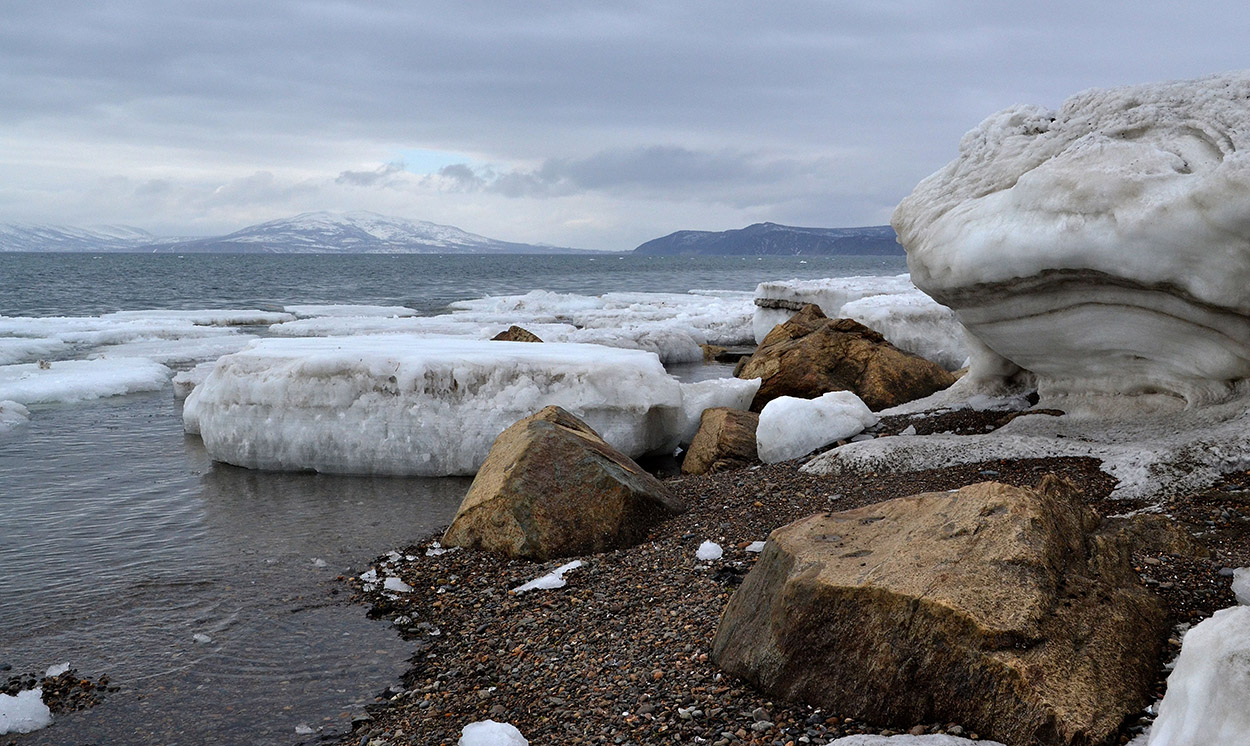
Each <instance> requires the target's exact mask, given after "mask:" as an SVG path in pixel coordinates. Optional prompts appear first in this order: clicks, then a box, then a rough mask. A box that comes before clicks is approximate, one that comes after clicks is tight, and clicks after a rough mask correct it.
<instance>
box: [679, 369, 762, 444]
mask: <svg viewBox="0 0 1250 746" xmlns="http://www.w3.org/2000/svg"><path fill="white" fill-rule="evenodd" d="M759 390H760V379H758V378H748V379H746V380H743V379H741V378H712V379H709V380H706V381H696V382H694V383H683V384H681V416H682V420H683V421H684V424H683V426H682V431H681V442H682V443H689V442H691V441H692V440H694V436H695V433H697V432H699V422H700V420H701V419H702V417H703V410H705V409H712V408H715V407H729V408H730V409H748V408H749V407H750V406H751V400H752V399H754V398H755V394H756V392H757V391H759Z"/></svg>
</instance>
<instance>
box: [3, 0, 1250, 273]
mask: <svg viewBox="0 0 1250 746" xmlns="http://www.w3.org/2000/svg"><path fill="white" fill-rule="evenodd" d="M1247 40H1250V9H1248V8H1247V6H1246V5H1245V4H1244V3H1242V2H1226V3H1200V2H1190V3H1178V2H1171V1H1169V2H1151V1H1150V0H1138V1H1136V2H1118V1H1114V0H1112V1H1108V0H1081V1H1080V2H1045V1H1044V0H1043V1H1038V2H1027V3H1018V2H1006V1H1004V0H992V1H987V2H944V1H942V0H934V1H932V2H925V1H922V0H900V1H898V2H891V1H890V0H863V2H836V1H833V0H812V1H811V2H785V1H784V0H770V2H732V1H730V0H713V1H710V2H682V1H681V0H663V1H662V2H627V1H622V0H617V1H615V2H593V1H588V0H570V1H569V2H542V1H530V2H516V1H512V0H494V2H472V1H471V0H455V1H453V2H447V3H438V2H414V1H410V0H401V1H397V2H387V1H386V0H367V1H363V0H362V1H361V2H281V1H279V0H264V1H263V2H258V1H257V0H241V1H238V2H236V1H234V0H212V2H194V1H191V0H180V2H168V1H167V0H159V1H158V0H151V1H142V0H138V1H135V2H109V1H107V0H96V1H93V2H86V3H84V2H81V1H80V0H74V1H73V2H69V1H61V0H39V2H6V3H4V7H3V12H2V13H0V222H36V223H41V222H51V223H58V224H73V225H91V224H100V223H123V224H130V225H135V226H138V227H141V228H145V229H147V230H150V231H153V232H155V233H160V234H165V235H205V234H214V233H224V232H229V231H233V230H236V229H238V228H241V227H243V226H245V225H248V224H251V223H255V222H260V221H264V220H270V219H274V218H279V217H286V216H289V215H293V214H295V213H299V212H305V211H311V210H336V211H346V210H372V211H375V212H379V213H383V214H388V215H397V216H401V217H408V218H416V219H422V220H431V221H434V222H438V223H446V224H451V225H456V226H458V227H461V228H464V229H465V230H469V231H472V232H475V233H480V234H483V235H487V236H491V237H494V238H501V239H506V240H514V241H527V242H546V243H553V244H559V245H565V246H576V247H583V248H598V249H614V250H624V249H631V248H633V247H634V246H636V245H637V244H638V243H641V242H642V241H645V240H647V239H650V238H654V237H656V236H660V235H664V234H667V233H671V232H672V231H675V230H680V229H685V228H695V229H705V230H724V229H727V228H739V227H742V226H745V225H747V224H749V223H753V222H758V221H763V220H770V221H773V222H778V223H787V224H791V225H811V226H828V227H835V226H855V225H877V224H882V223H885V222H888V220H889V216H890V213H891V211H892V210H893V207H894V205H895V204H896V203H897V202H898V201H899V200H900V199H902V198H903V197H904V196H905V195H906V194H907V193H908V192H910V191H911V189H912V187H913V186H915V184H916V182H917V181H919V180H920V179H922V178H923V177H924V176H926V175H928V174H929V173H931V172H933V171H934V170H936V169H937V168H939V167H940V166H942V165H943V164H944V163H946V162H947V161H949V160H950V159H951V158H953V157H954V155H955V152H956V148H957V145H958V141H959V138H960V136H961V135H962V134H963V133H964V132H965V131H967V130H968V129H970V128H972V127H973V126H975V125H976V124H977V123H978V122H979V121H980V120H981V119H983V118H985V117H986V116H988V115H989V114H991V113H993V112H995V111H997V110H999V109H1002V108H1004V107H1006V106H1009V105H1012V104H1016V103H1033V104H1041V105H1044V106H1049V107H1057V106H1058V105H1059V104H1060V103H1061V102H1062V101H1063V99H1064V98H1066V97H1067V96H1069V95H1071V94H1072V93H1075V92H1077V91H1080V90H1083V89H1086V88H1090V87H1104V86H1112V85H1121V84H1127V83H1139V82H1148V81H1152V80H1162V79H1175V78H1189V77H1197V76H1201V75H1206V74H1209V73H1215V72H1224V71H1227V70H1233V69H1239V68H1246V67H1250V41H1247Z"/></svg>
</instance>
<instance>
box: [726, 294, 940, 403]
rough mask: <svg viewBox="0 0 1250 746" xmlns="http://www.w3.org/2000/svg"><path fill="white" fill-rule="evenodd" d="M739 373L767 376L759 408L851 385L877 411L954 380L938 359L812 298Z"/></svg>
mask: <svg viewBox="0 0 1250 746" xmlns="http://www.w3.org/2000/svg"><path fill="white" fill-rule="evenodd" d="M734 375H736V376H738V377H739V378H760V379H763V381H762V383H761V384H760V390H759V393H757V394H756V395H755V400H754V401H752V402H751V410H752V411H755V412H758V411H760V410H761V409H763V408H764V405H765V404H767V403H768V402H770V401H772V400H773V399H776V398H777V397H779V396H793V397H797V398H799V399H815V398H816V397H818V396H820V395H822V394H827V393H829V392H830V391H852V392H854V393H855V394H856V395H858V396H859V398H861V399H863V400H864V403H865V404H867V405H868V408H869V409H871V410H872V411H874V412H876V411H879V410H882V409H886V408H888V407H893V406H897V405H899V404H903V403H904V402H909V401H911V400H913V399H919V398H921V397H924V396H928V395H929V394H932V393H933V392H935V391H940V390H941V389H944V388H946V387H947V386H950V385H951V384H952V383H954V382H955V378H954V376H952V375H951V374H950V373H949V372H947V371H946V370H944V369H943V368H942V366H940V365H938V364H937V363H934V362H931V361H929V360H925V359H924V358H922V357H918V356H916V355H913V354H911V353H910V352H903V351H902V350H900V349H898V348H897V347H895V346H894V345H892V344H890V343H889V342H887V341H886V340H885V337H882V336H881V335H880V334H878V333H877V332H875V331H873V330H872V329H869V328H868V327H866V326H864V325H863V324H861V323H859V322H858V321H853V320H851V319H830V318H828V317H826V316H825V314H824V313H823V312H821V310H820V307H819V306H817V305H815V304H812V303H809V304H807V305H806V306H803V309H802V310H801V311H799V312H798V313H797V314H795V315H794V316H793V317H792V318H791V319H790V320H789V321H787V322H785V323H784V324H778V325H777V326H775V327H773V330H772V331H771V332H769V333H768V336H766V337H764V341H763V342H761V343H760V346H759V349H758V350H756V352H755V354H754V355H752V356H751V358H750V359H749V360H747V362H746V363H745V364H743V365H742V366H741V367H740V368H738V369H736V370H735V371H734Z"/></svg>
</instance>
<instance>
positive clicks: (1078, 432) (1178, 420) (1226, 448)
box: [760, 376, 1250, 500]
mask: <svg viewBox="0 0 1250 746" xmlns="http://www.w3.org/2000/svg"><path fill="white" fill-rule="evenodd" d="M964 378H967V376H965V377H964ZM962 384H964V380H963V379H961V380H960V381H958V382H957V383H956V384H955V386H952V387H951V388H952V389H954V388H956V387H959V386H961V385H962ZM931 399H932V398H931ZM933 401H935V400H933ZM1005 401H1010V400H993V399H985V400H984V402H983V404H985V405H991V404H995V403H1001V402H1005ZM911 404H914V402H913V403H909V404H908V405H904V406H903V407H896V408H894V409H891V410H886V411H884V412H881V413H880V414H881V415H883V416H885V415H892V414H901V413H903V412H904V411H906V409H907V408H908V407H910V406H911ZM965 404H966V402H965ZM760 420H761V421H760V425H761V427H762V426H763V417H762V415H761V418H760ZM1058 456H1075V457H1092V458H1096V459H1099V460H1100V461H1101V462H1102V464H1101V467H1100V468H1101V469H1102V470H1103V471H1104V472H1106V473H1107V474H1109V475H1110V476H1112V477H1114V478H1115V479H1116V480H1117V481H1118V484H1117V485H1116V487H1115V490H1114V492H1113V493H1112V495H1113V497H1122V498H1141V499H1146V500H1158V499H1161V498H1163V497H1166V496H1168V495H1177V494H1187V493H1191V492H1196V491H1198V490H1201V489H1204V488H1206V487H1208V486H1210V485H1211V484H1214V483H1215V482H1216V481H1217V480H1218V479H1219V478H1220V475H1221V474H1224V473H1226V472H1229V471H1245V470H1247V469H1250V410H1247V407H1246V405H1245V403H1244V402H1237V401H1234V402H1228V403H1225V404H1221V405H1215V406H1210V407H1205V408H1201V409H1193V410H1185V411H1180V412H1174V413H1172V414H1170V415H1167V416H1136V417H1120V418H1114V417H1111V418H1088V417H1074V416H1066V417H1052V416H1047V415H1032V416H1028V417H1017V418H1015V419H1014V420H1012V421H1011V422H1009V423H1008V424H1006V425H1004V426H1003V427H1000V428H998V429H997V430H994V431H993V432H990V433H986V434H984V435H943V434H935V435H926V436H924V437H922V438H920V437H915V438H874V439H872V440H867V441H863V442H858V443H850V444H848V445H845V446H842V447H841V448H838V449H836V450H833V451H830V452H828V453H824V454H821V455H820V456H817V457H816V458H814V459H812V460H811V461H810V462H808V463H807V464H804V465H803V467H801V470H802V471H804V472H807V473H810V474H848V473H849V474H855V473H867V472H878V473H882V472H904V471H919V470H923V469H935V468H942V467H946V466H957V465H960V464H969V463H976V462H978V461H990V460H997V459H1016V458H1049V457H1058Z"/></svg>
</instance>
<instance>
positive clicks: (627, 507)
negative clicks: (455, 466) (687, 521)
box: [443, 406, 686, 560]
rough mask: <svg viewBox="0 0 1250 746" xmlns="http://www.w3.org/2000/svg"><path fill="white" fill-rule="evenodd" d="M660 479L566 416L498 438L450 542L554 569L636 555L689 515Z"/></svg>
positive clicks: (558, 412) (548, 417)
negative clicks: (607, 555)
mask: <svg viewBox="0 0 1250 746" xmlns="http://www.w3.org/2000/svg"><path fill="white" fill-rule="evenodd" d="M685 509H686V508H685V505H683V504H682V503H681V501H680V500H678V499H677V498H675V497H674V496H673V495H672V494H671V493H669V491H668V489H667V488H665V487H664V485H663V484H661V483H660V482H659V481H658V480H657V479H656V478H655V477H653V476H651V475H650V474H648V473H647V472H645V471H643V470H642V468H640V467H639V466H638V464H636V463H634V462H633V461H632V460H630V458H629V457H628V456H626V455H625V454H623V453H621V452H620V451H617V450H616V449H614V448H613V447H612V446H610V445H608V444H607V443H606V442H604V440H603V439H602V438H600V437H599V435H598V434H597V433H596V432H595V431H594V430H592V429H591V428H590V426H589V425H587V424H586V423H584V422H582V421H581V420H579V419H578V418H576V417H574V416H573V415H571V414H569V413H568V412H566V411H564V410H563V409H561V408H559V407H555V406H552V407H547V408H545V409H543V410H542V411H541V412H539V413H538V414H535V415H532V416H530V417H526V418H525V419H523V420H520V421H518V422H516V423H514V424H513V425H512V426H511V427H509V428H508V429H507V430H504V431H503V432H502V433H500V435H499V437H498V438H496V439H495V444H494V445H493V446H491V449H490V454H489V455H487V457H486V461H485V462H484V463H483V464H482V468H481V469H480V470H479V471H478V473H477V477H476V478H474V480H473V485H472V486H471V487H469V493H468V494H467V495H465V497H464V501H463V502H461V503H460V510H459V511H458V512H457V513H456V517H455V519H453V520H452V523H451V526H450V527H449V528H448V529H447V532H446V533H445V534H444V536H443V544H445V545H447V546H457V547H467V548H473V549H485V550H487V551H492V552H499V553H501V554H506V555H507V556H509V557H525V558H529V559H535V560H547V559H551V558H554V557H570V556H575V555H582V554H591V553H594V552H603V551H607V550H609V549H619V548H621V547H627V546H632V545H634V544H636V543H638V542H640V541H642V539H643V538H644V537H645V536H646V534H647V530H648V529H649V528H650V527H651V526H652V525H653V524H655V523H657V522H658V521H661V520H664V519H665V518H667V517H669V516H671V515H674V514H676V513H680V512H682V511H684V510H685Z"/></svg>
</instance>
